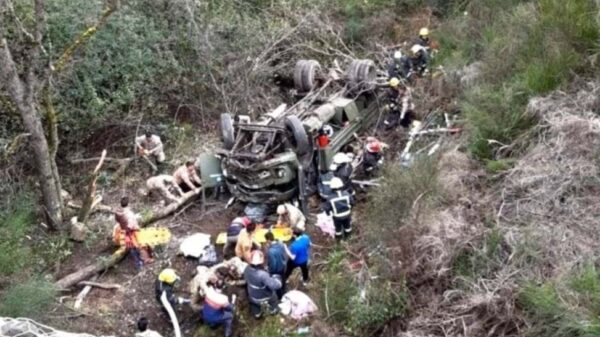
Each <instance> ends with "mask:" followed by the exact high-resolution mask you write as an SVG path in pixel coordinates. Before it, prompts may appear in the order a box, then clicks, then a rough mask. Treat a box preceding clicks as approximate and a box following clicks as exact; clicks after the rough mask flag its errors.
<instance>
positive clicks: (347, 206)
mask: <svg viewBox="0 0 600 337" xmlns="http://www.w3.org/2000/svg"><path fill="white" fill-rule="evenodd" d="M351 197H352V196H351V195H350V194H349V193H348V192H346V191H336V192H335V194H334V195H332V196H331V197H330V198H329V200H328V202H329V204H330V205H331V212H332V215H333V217H334V218H345V217H348V216H350V212H351V211H352V204H351V201H350V198H351Z"/></svg>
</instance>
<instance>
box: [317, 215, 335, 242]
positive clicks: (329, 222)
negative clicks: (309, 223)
mask: <svg viewBox="0 0 600 337" xmlns="http://www.w3.org/2000/svg"><path fill="white" fill-rule="evenodd" d="M317 227H319V228H321V231H322V232H323V233H325V234H327V235H329V236H331V237H332V238H333V237H335V226H334V225H333V218H332V217H331V215H327V214H325V212H323V213H319V214H317Z"/></svg>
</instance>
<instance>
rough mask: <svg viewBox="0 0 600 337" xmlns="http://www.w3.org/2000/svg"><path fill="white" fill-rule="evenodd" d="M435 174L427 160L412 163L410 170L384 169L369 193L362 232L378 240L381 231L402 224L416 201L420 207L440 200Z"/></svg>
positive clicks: (392, 166)
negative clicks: (371, 234) (380, 179)
mask: <svg viewBox="0 0 600 337" xmlns="http://www.w3.org/2000/svg"><path fill="white" fill-rule="evenodd" d="M437 172H438V168H437V165H436V164H435V161H434V160H433V159H431V158H422V159H417V160H415V162H414V163H413V166H412V167H411V168H410V169H405V168H400V167H398V166H396V165H390V166H388V167H386V168H385V172H384V174H383V176H384V177H385V180H384V181H383V183H382V184H381V186H378V187H377V188H375V189H374V190H373V191H372V193H369V197H368V205H367V207H366V217H365V219H364V222H365V230H366V231H367V232H373V234H374V235H375V236H377V237H380V236H381V232H382V230H389V231H393V230H395V229H397V228H398V227H399V226H401V225H402V224H404V222H405V221H406V220H407V219H406V218H407V216H408V215H409V214H410V211H411V209H412V207H413V203H414V202H415V200H416V199H417V198H420V201H419V202H420V203H421V205H422V204H427V203H435V202H440V201H442V200H443V195H442V190H441V188H440V186H439V184H438V181H437Z"/></svg>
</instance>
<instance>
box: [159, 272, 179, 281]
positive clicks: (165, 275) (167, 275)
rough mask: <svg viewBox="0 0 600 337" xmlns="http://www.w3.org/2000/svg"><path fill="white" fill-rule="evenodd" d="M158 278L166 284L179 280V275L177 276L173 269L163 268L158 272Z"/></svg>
mask: <svg viewBox="0 0 600 337" xmlns="http://www.w3.org/2000/svg"><path fill="white" fill-rule="evenodd" d="M158 280H159V281H160V282H164V283H167V284H173V283H175V282H176V281H177V280H179V276H177V273H176V272H175V270H174V269H171V268H167V269H163V271H161V272H160V274H158Z"/></svg>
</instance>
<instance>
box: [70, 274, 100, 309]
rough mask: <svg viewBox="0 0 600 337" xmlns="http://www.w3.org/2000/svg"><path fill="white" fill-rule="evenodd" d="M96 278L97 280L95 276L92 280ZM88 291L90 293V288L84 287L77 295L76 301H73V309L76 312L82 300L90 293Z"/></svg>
mask: <svg viewBox="0 0 600 337" xmlns="http://www.w3.org/2000/svg"><path fill="white" fill-rule="evenodd" d="M97 278H98V276H97V275H96V277H94V280H95V279H97ZM90 291H92V286H85V287H84V288H83V290H82V291H81V292H80V293H79V295H77V299H76V300H75V304H74V305H73V309H75V310H78V309H79V308H81V304H82V303H83V300H84V299H85V297H86V296H87V295H88V294H89V293H90Z"/></svg>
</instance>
